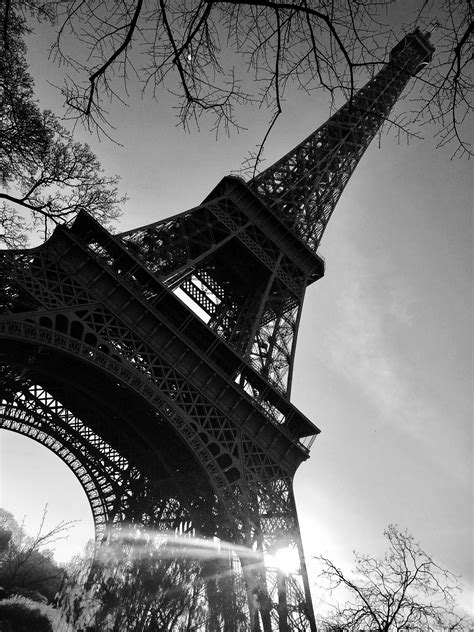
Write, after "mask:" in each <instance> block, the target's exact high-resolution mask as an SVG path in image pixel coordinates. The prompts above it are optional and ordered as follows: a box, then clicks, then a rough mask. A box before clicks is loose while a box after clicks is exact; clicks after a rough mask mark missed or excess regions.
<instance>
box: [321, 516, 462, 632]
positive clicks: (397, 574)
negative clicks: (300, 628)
mask: <svg viewBox="0 0 474 632" xmlns="http://www.w3.org/2000/svg"><path fill="white" fill-rule="evenodd" d="M384 535H385V538H386V539H387V541H388V545H389V546H388V550H387V552H386V553H385V555H384V557H383V558H376V557H372V556H370V555H361V554H358V553H356V554H355V568H354V571H353V573H351V574H348V573H346V572H345V571H343V570H342V569H340V568H339V567H338V566H336V565H335V564H334V563H333V562H332V561H331V560H329V559H327V558H326V557H324V556H320V557H317V558H316V560H317V561H318V563H319V564H320V566H321V577H322V578H323V580H324V586H325V587H326V588H328V589H329V590H330V591H331V592H334V593H335V594H336V595H337V594H342V596H343V598H346V595H347V594H349V598H348V600H347V601H345V602H341V604H338V605H336V606H334V608H333V611H332V613H331V615H330V618H329V624H328V625H327V626H326V627H328V629H329V630H334V631H335V630H339V631H341V632H342V631H347V632H350V631H354V632H355V631H359V630H374V631H377V632H391V631H395V630H409V629H416V630H432V629H434V628H436V629H438V628H439V629H442V628H444V629H449V630H462V629H466V630H467V629H469V625H468V621H467V618H466V617H464V616H462V615H460V614H457V611H456V602H455V594H456V592H457V591H458V590H459V589H458V582H457V578H456V577H455V576H454V575H453V574H452V573H451V572H449V571H447V570H445V569H443V568H441V567H440V566H438V564H436V563H435V562H434V561H433V559H432V558H431V557H430V556H429V555H428V554H427V553H425V552H424V551H423V549H422V548H421V547H420V545H419V544H418V543H416V542H415V541H414V539H413V537H412V536H410V535H409V534H408V533H406V532H402V531H400V530H399V529H398V528H397V527H396V526H394V525H389V526H388V528H387V529H386V530H385V532H384Z"/></svg>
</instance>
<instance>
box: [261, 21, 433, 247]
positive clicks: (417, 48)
mask: <svg viewBox="0 0 474 632" xmlns="http://www.w3.org/2000/svg"><path fill="white" fill-rule="evenodd" d="M427 38H428V36H424V35H422V34H421V33H419V32H415V33H413V34H411V35H409V36H407V37H406V38H405V39H404V40H402V42H400V44H399V45H398V46H397V47H395V49H394V51H393V52H392V55H391V57H390V62H389V63H388V64H387V65H386V66H384V67H383V68H382V70H381V71H380V72H379V73H378V74H377V75H375V76H374V78H373V79H372V80H371V81H369V82H368V83H367V84H366V85H365V86H364V87H363V88H362V89H361V90H359V91H358V92H357V94H355V96H354V97H353V98H352V100H350V101H348V102H347V103H346V104H345V105H344V106H343V107H342V108H341V109H340V110H339V111H338V112H336V113H335V114H334V115H333V116H332V117H331V118H330V119H329V120H328V121H327V122H326V123H324V125H322V126H321V127H320V128H319V129H317V130H316V131H315V132H313V133H312V134H311V135H310V136H308V138H306V139H305V140H304V141H303V142H302V143H300V144H299V145H297V146H296V147H295V148H294V149H292V150H291V151H290V152H289V153H287V154H286V155H285V156H283V157H282V158H280V159H279V160H278V161H277V162H276V163H275V164H273V165H272V166H270V167H268V169H265V170H264V171H262V172H261V173H260V174H258V175H257V176H256V177H255V178H254V179H253V180H252V181H251V182H250V186H251V187H252V188H253V189H254V190H255V191H256V192H257V193H258V195H260V196H261V197H262V199H263V200H265V202H266V203H267V204H268V205H269V207H270V208H271V209H272V210H273V212H274V213H275V214H276V215H277V216H278V217H280V218H281V219H282V221H283V222H285V223H286V224H287V225H288V226H289V227H290V228H291V229H292V230H293V231H294V232H295V233H296V234H297V235H298V237H299V238H300V239H301V241H302V242H303V243H305V244H306V245H307V246H309V247H310V248H311V249H313V250H314V251H316V249H317V248H318V245H319V243H320V241H321V237H322V236H323V233H324V230H325V228H326V226H327V223H328V221H329V219H330V217H331V214H332V212H333V210H334V207H335V206H336V203H337V201H338V199H339V197H340V195H341V193H342V191H343V190H344V187H345V186H346V184H347V182H348V180H349V178H350V176H351V175H352V173H353V171H354V169H355V168H356V166H357V164H358V162H359V160H360V158H361V157H362V155H363V154H364V152H365V150H366V149H367V147H368V145H369V144H370V142H371V141H372V140H373V138H374V136H375V135H376V134H377V132H378V130H379V129H380V127H381V125H382V124H383V123H384V121H386V120H387V118H388V115H389V113H390V111H391V109H392V108H393V106H394V104H395V102H396V101H397V99H398V98H399V97H400V95H401V93H402V91H403V89H404V88H405V86H406V85H407V83H408V81H409V79H410V78H411V77H412V76H413V75H415V74H416V72H418V70H419V69H420V66H421V65H423V64H426V63H427V62H428V61H429V60H430V59H431V56H432V54H433V50H434V49H433V47H432V46H431V45H430V44H429V43H428V39H427Z"/></svg>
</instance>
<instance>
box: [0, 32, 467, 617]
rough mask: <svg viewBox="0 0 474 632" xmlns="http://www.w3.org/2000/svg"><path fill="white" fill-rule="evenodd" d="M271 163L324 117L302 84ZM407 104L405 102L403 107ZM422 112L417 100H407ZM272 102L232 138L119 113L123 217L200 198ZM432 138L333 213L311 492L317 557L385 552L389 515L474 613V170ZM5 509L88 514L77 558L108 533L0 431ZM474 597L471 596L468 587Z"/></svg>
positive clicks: (147, 110) (374, 150) (381, 162)
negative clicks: (455, 583) (459, 589)
mask: <svg viewBox="0 0 474 632" xmlns="http://www.w3.org/2000/svg"><path fill="white" fill-rule="evenodd" d="M46 52H47V51H46V43H45V41H43V39H42V38H41V37H38V36H37V37H36V38H35V40H34V41H33V42H32V43H30V57H31V60H32V71H33V74H34V75H35V76H36V77H37V83H38V95H39V96H40V98H41V105H42V106H43V107H51V108H52V109H54V110H56V111H58V109H59V105H58V103H59V101H58V100H57V96H56V94H55V92H54V91H53V90H52V89H51V88H50V87H48V86H47V81H48V79H49V80H51V81H52V82H53V83H57V77H56V73H57V71H56V69H55V68H54V66H53V65H52V64H51V63H50V62H48V61H47V54H46ZM285 107H286V110H285V113H284V115H283V116H282V118H281V119H280V122H279V124H278V126H277V128H276V129H275V131H274V133H273V136H272V138H271V139H270V142H269V144H268V148H267V152H266V157H267V161H268V162H267V163H266V164H271V162H273V160H274V159H276V158H278V157H279V156H280V155H282V154H283V153H285V152H286V151H288V150H289V149H290V148H291V147H292V146H294V145H295V144H296V143H298V142H299V141H300V140H301V139H302V138H304V137H305V136H306V135H307V134H308V133H310V132H311V131H312V130H314V129H315V128H316V127H317V126H319V125H320V124H321V123H323V122H324V121H325V119H326V118H327V116H328V114H329V110H328V106H327V104H326V103H325V102H324V100H322V99H316V98H314V97H313V98H311V97H308V96H303V95H302V94H300V93H298V94H296V93H295V94H294V93H291V94H290V93H289V94H288V95H287V102H286V106H285ZM399 107H401V108H403V107H404V104H403V103H400V104H399ZM405 107H406V104H405ZM266 117H268V113H262V112H259V111H257V110H255V111H250V112H248V113H247V115H246V119H245V120H244V123H245V125H246V126H247V128H248V129H247V130H245V131H242V132H241V133H240V134H238V135H233V136H232V137H231V138H227V137H225V136H222V137H220V138H219V139H218V140H217V141H216V140H215V137H214V135H213V134H212V133H211V132H209V131H208V130H207V128H206V125H205V124H203V125H202V129H201V131H200V132H197V131H194V132H192V133H191V134H186V133H185V132H183V130H182V129H181V128H179V127H176V119H175V118H174V112H173V111H172V109H171V108H170V103H169V102H168V100H167V99H163V100H162V101H161V102H160V103H158V104H156V103H153V102H150V101H148V100H144V101H142V100H140V99H138V98H137V99H132V101H131V104H130V107H129V108H122V109H121V110H120V123H119V126H118V129H117V133H116V137H117V138H118V140H119V141H120V142H121V143H122V146H118V145H115V144H112V143H110V142H108V141H104V142H102V143H99V142H97V140H96V139H95V138H93V137H86V135H85V134H82V135H81V133H80V132H79V138H81V139H82V140H87V141H88V142H89V143H90V144H91V145H92V147H93V149H94V150H95V151H96V152H97V154H98V156H99V158H100V159H101V161H102V164H103V166H104V168H106V170H107V171H109V172H112V173H118V174H120V175H121V176H122V184H123V190H124V191H125V192H126V193H127V194H128V195H129V198H130V199H129V202H128V203H127V205H126V208H125V212H124V215H123V218H122V221H121V229H123V230H126V229H129V228H133V227H137V226H140V225H142V224H147V223H149V222H151V221H154V220H159V219H162V218H164V217H166V216H168V215H172V214H175V213H177V212H179V211H183V210H186V209H187V208H190V207H193V206H196V205H197V204H198V203H199V202H200V201H201V200H202V199H203V198H204V197H205V196H206V195H207V194H208V192H209V191H210V190H211V189H212V188H213V186H214V185H215V184H216V183H217V182H218V181H219V180H220V179H221V178H222V177H223V176H224V175H226V174H228V173H230V172H231V171H233V170H236V169H238V168H239V167H240V164H241V161H242V160H243V159H244V158H245V157H246V156H247V154H248V152H249V151H250V150H253V149H254V148H255V143H256V139H257V138H260V137H261V135H262V133H261V132H262V124H263V121H264V120H266ZM450 157H451V153H450V151H449V150H436V148H435V143H434V142H433V141H432V140H431V139H430V138H429V137H428V138H427V139H426V140H424V141H414V142H412V143H411V144H410V146H407V145H406V143H405V142H401V143H400V144H399V143H397V140H396V139H394V138H393V137H390V136H387V137H383V138H382V142H381V146H380V147H379V144H378V142H377V141H376V142H374V143H373V144H372V146H371V147H370V148H369V150H368V151H367V152H366V154H365V156H364V158H363V159H362V160H361V162H360V164H359V166H358V167H357V170H356V172H355V174H354V175H353V177H352V178H351V180H350V182H349V184H348V186H347V187H346V189H345V192H344V194H343V196H342V198H341V200H340V202H339V204H338V206H337V208H336V211H335V213H334V215H333V217H332V218H331V221H330V224H329V228H328V229H327V231H326V233H325V235H324V239H323V242H322V246H321V250H320V252H321V254H322V255H323V256H324V257H325V259H326V275H325V277H324V278H323V279H322V280H320V281H318V282H317V283H315V284H314V285H313V286H311V287H310V288H309V290H308V292H307V295H306V296H307V298H306V301H305V306H304V310H303V318H302V322H301V328H300V334H299V340H298V351H297V357H296V369H295V375H294V386H293V395H292V401H293V402H294V404H295V405H296V406H297V407H298V408H299V409H300V410H301V411H302V412H303V413H304V414H305V415H307V416H308V417H309V418H310V419H312V420H313V421H314V422H315V423H316V425H317V426H318V427H319V428H320V429H321V430H322V433H321V435H319V437H318V438H317V440H316V441H315V443H314V445H313V448H312V451H311V458H310V459H309V460H308V461H307V462H305V463H304V464H303V465H302V466H301V467H300V469H299V471H298V472H297V474H296V479H295V490H296V499H297V505H298V511H299V515H300V522H301V529H302V533H303V541H304V545H305V550H306V555H307V558H308V559H309V561H310V563H309V568H310V573H311V578H310V579H311V582H314V581H315V570H314V569H313V567H312V563H311V557H312V555H315V554H319V553H322V554H326V555H328V556H329V557H331V558H333V559H334V560H335V561H336V562H338V563H340V564H341V565H344V566H345V567H346V568H348V567H350V565H351V560H352V551H353V550H354V549H356V550H357V551H360V552H367V553H373V554H381V553H382V551H383V549H384V541H383V536H382V534H383V530H384V528H385V527H386V526H387V525H388V524H389V523H397V524H398V525H399V526H400V527H401V528H406V529H408V531H409V532H411V533H412V534H413V535H414V536H415V539H416V540H418V541H420V542H421V544H422V545H423V547H424V548H425V550H426V551H427V552H429V553H430V554H431V555H432V556H433V557H434V559H435V560H436V561H437V562H438V563H439V564H440V565H442V566H446V567H447V568H449V569H450V570H451V571H453V572H455V573H458V574H461V575H462V578H463V581H464V583H465V586H466V591H465V593H464V596H463V599H462V602H463V604H464V605H465V606H466V607H469V604H471V608H472V601H470V600H471V599H472V585H473V584H472V582H473V572H472V470H471V463H472V426H471V413H472V410H471V405H472V392H471V385H472V362H471V358H472V356H471V350H472V339H471V335H472V334H471V316H472V294H471V248H472V226H471V206H472V199H471V172H470V166H469V165H468V163H467V162H461V161H458V160H453V161H451V160H450ZM0 453H1V499H0V505H1V506H3V507H4V508H5V509H7V510H9V511H11V512H13V513H14V515H15V516H16V517H17V519H21V517H22V516H23V515H27V525H28V527H30V528H31V530H33V529H34V528H35V527H36V526H37V524H38V522H39V516H40V514H41V510H42V507H43V506H44V504H45V503H48V504H49V520H50V521H51V524H54V523H56V522H58V521H59V520H76V519H77V520H80V521H81V523H80V524H79V525H78V526H77V527H76V528H75V529H74V530H73V531H72V532H71V537H70V539H69V540H68V541H67V542H66V543H64V545H63V546H62V547H60V546H58V549H57V554H58V557H59V558H61V559H64V558H66V557H68V556H69V555H71V554H72V553H75V552H77V550H78V548H79V549H80V548H81V547H82V546H83V543H84V539H86V538H88V537H92V535H93V525H92V519H91V513H90V510H89V508H88V504H87V500H86V497H85V495H84V493H83V491H82V489H81V487H80V485H79V483H78V482H77V481H76V480H75V478H74V475H73V474H72V473H71V472H70V471H69V470H68V469H67V467H66V465H64V464H63V463H62V462H61V461H59V459H58V458H57V457H56V456H54V455H52V454H51V453H49V452H48V451H47V450H46V449H45V448H43V447H41V446H39V445H37V444H35V443H34V442H32V441H31V440H28V439H25V438H23V437H18V436H15V435H13V433H9V432H7V431H1V433H0ZM469 591H471V592H470V593H469Z"/></svg>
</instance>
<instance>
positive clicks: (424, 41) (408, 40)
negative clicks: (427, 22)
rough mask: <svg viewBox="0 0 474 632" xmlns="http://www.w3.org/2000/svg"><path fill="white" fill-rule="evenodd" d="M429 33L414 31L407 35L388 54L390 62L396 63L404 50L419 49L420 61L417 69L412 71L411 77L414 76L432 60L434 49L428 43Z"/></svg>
mask: <svg viewBox="0 0 474 632" xmlns="http://www.w3.org/2000/svg"><path fill="white" fill-rule="evenodd" d="M430 37H431V33H422V32H421V31H420V29H415V30H414V31H413V33H409V34H408V35H406V36H405V37H404V38H403V39H402V40H400V41H399V42H398V44H397V45H396V46H395V47H394V48H393V49H392V52H391V53H390V61H391V62H392V63H396V62H397V59H398V56H399V54H400V53H401V52H402V51H403V50H404V49H405V48H409V49H413V50H414V51H415V50H416V48H418V49H419V51H420V53H421V54H422V60H421V61H420V63H419V65H418V67H416V68H414V69H413V70H412V75H413V76H414V75H416V74H417V73H418V72H419V71H420V70H421V69H422V68H424V67H425V66H427V65H428V64H429V63H430V61H431V60H432V58H433V53H434V51H435V47H434V46H433V45H432V44H431V42H430Z"/></svg>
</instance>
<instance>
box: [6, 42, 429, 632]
mask: <svg viewBox="0 0 474 632" xmlns="http://www.w3.org/2000/svg"><path fill="white" fill-rule="evenodd" d="M432 51H433V49H432V47H431V46H430V45H429V43H428V40H427V38H426V37H425V36H423V35H421V34H420V33H419V32H415V33H413V34H410V35H408V36H407V37H406V38H404V40H402V42H400V44H398V45H397V46H396V47H395V49H394V50H393V51H392V54H391V57H390V62H389V63H388V64H387V65H386V66H385V67H384V68H383V69H382V70H381V71H380V72H379V73H378V74H377V75H376V76H375V77H374V78H373V79H372V80H371V81H370V82H369V83H368V84H367V85H366V86H365V87H364V88H363V89H362V90H360V91H359V92H358V93H357V94H356V95H355V96H354V98H353V99H352V100H351V101H350V102H349V103H348V104H346V105H345V106H344V107H343V108H341V110H339V112H337V113H336V114H335V115H334V116H333V117H331V119H329V121H328V122H327V123H326V124H325V125H323V126H322V127H320V128H319V129H318V130H317V131H316V132H315V133H314V134H312V135H311V136H310V137H308V138H307V139H306V140H305V141H303V142H302V143H300V144H299V145H298V146H297V147H296V148H295V149H294V150H292V151H291V152H289V153H288V154H287V155H286V156H284V157H283V158H282V159H281V160H280V161H278V162H277V163H275V165H273V166H271V167H269V168H268V169H266V170H265V171H264V172H263V173H261V174H260V175H258V176H257V177H256V178H254V179H253V180H252V181H251V182H250V183H248V184H245V183H244V182H243V181H241V180H240V179H238V178H234V177H227V178H224V179H223V180H222V181H221V182H220V183H219V184H218V185H217V186H216V187H215V189H214V190H213V191H212V192H211V193H210V195H209V196H208V197H207V198H206V199H205V200H204V201H203V202H202V204H201V205H200V206H198V207H196V208H194V209H191V210H190V211H186V212H185V213H181V214H179V215H176V216H174V217H171V218H169V219H166V220H163V221H160V222H157V223H154V224H151V225H149V226H145V227H142V228H138V229H135V230H132V231H128V232H127V233H123V234H122V235H119V236H117V237H113V236H112V235H111V234H110V233H108V232H107V231H106V230H105V229H104V228H102V227H101V226H99V225H98V224H97V223H96V222H95V221H94V220H92V218H90V217H89V216H88V215H87V214H86V213H81V214H80V215H79V216H78V218H77V219H76V221H75V223H74V224H73V226H72V227H70V228H65V227H61V228H58V229H57V230H56V231H55V233H54V235H53V237H52V238H51V239H50V240H49V241H48V242H46V243H45V244H44V245H43V246H40V247H38V248H35V249H32V250H25V251H11V252H4V253H0V259H1V266H0V341H1V347H0V386H1V393H0V396H1V399H0V427H3V428H7V429H10V430H13V431H16V432H20V433H22V434H25V435H27V436H30V437H32V438H34V439H35V440H37V441H39V442H41V443H43V444H44V445H46V446H47V447H49V448H50V449H51V450H53V451H54V452H55V453H56V454H58V455H59V456H60V458H62V459H63V460H64V461H65V462H66V463H67V464H68V465H69V467H71V469H72V470H73V471H74V472H75V473H76V475H77V476H78V478H79V480H80V481H81V484H82V486H83V488H84V490H85V492H86V494H87V496H88V498H89V501H90V503H91V507H92V511H93V515H94V521H95V524H96V529H97V533H98V535H101V534H102V533H103V532H104V530H105V527H106V525H108V524H114V523H117V522H123V521H127V520H128V521H132V522H137V523H140V524H148V525H152V526H154V527H155V528H158V529H160V528H161V529H165V528H167V529H177V528H179V529H194V530H195V531H196V532H197V533H199V534H202V535H205V536H207V537H213V536H217V537H219V538H221V539H226V540H229V541H230V542H231V543H232V544H233V545H234V546H235V547H236V548H238V557H239V560H238V563H237V564H235V566H236V570H235V572H239V573H241V575H242V577H243V579H244V582H245V586H246V592H247V597H248V604H247V605H248V624H249V627H250V629H251V630H252V632H257V631H259V632H260V631H262V630H263V632H271V631H273V630H279V632H288V631H290V630H291V631H293V632H294V631H296V630H299V631H301V630H311V632H315V621H314V614H313V611H312V605H311V594H310V589H309V583H308V576H307V572H306V567H305V562H304V555H303V549H302V545H301V539H300V532H299V526H298V519H297V513H296V507H295V501H294V495H293V488H292V479H293V475H294V473H295V471H296V469H297V467H298V466H299V464H300V463H301V461H303V460H304V459H306V458H307V457H308V450H309V446H310V444H311V442H312V440H313V439H314V437H315V436H316V434H317V433H318V432H319V430H318V429H317V428H316V427H315V426H314V424H312V423H311V422H310V421H309V420H308V419H306V417H305V416H304V415H302V414H301V413H300V412H299V411H298V410H297V409H296V408H295V407H294V406H293V405H292V404H291V403H290V401H289V392H290V387H291V378H292V371H293V364H294V353H295V344H296V335H297V331H298V325H299V318H300V315H301V309H302V305H303V298H304V294H305V290H306V287H307V286H308V285H309V284H311V283H312V282H314V281H315V280H317V279H319V278H320V277H321V276H322V275H323V273H324V263H323V261H322V260H321V258H320V257H319V255H318V254H317V253H316V249H317V247H318V245H319V242H320V239H321V237H322V234H323V232H324V230H325V228H326V225H327V222H328V220H329V218H330V216H331V213H332V211H333V210H334V206H335V204H336V202H337V200H338V199H339V196H340V195H341V193H342V191H343V189H344V186H345V184H346V183H347V181H348V179H349V177H350V175H351V174H352V172H353V170H354V168H355V166H356V165H357V163H358V161H359V159H360V157H361V156H362V154H363V153H364V151H365V149H366V147H367V146H368V144H369V143H370V141H371V140H372V139H373V137H374V136H375V134H376V133H377V131H378V130H379V128H380V125H381V124H382V122H383V121H384V120H385V119H386V117H387V116H388V114H389V112H390V110H391V108H392V106H393V105H394V103H395V101H396V100H397V98H398V97H399V95H400V94H401V92H402V90H403V88H404V87H405V85H406V83H407V81H408V80H409V78H410V76H413V75H414V74H416V72H417V71H418V70H419V68H420V66H421V65H423V64H424V63H426V62H427V61H428V60H429V59H430V58H431V55H432ZM180 299H182V300H180ZM283 545H284V546H287V547H289V548H290V549H293V550H294V551H297V553H298V554H299V557H300V569H299V570H297V571H296V572H295V573H289V574H285V573H282V572H281V571H278V570H277V569H275V568H272V567H271V564H269V563H268V562H267V561H266V560H267V558H269V556H271V554H272V553H273V552H274V551H275V550H276V549H277V548H278V547H281V546H283ZM239 547H244V548H239ZM245 547H247V548H245ZM255 551H257V553H259V555H260V557H258V556H257V557H258V561H257V562H256V553H255ZM236 559H237V558H236ZM234 561H235V560H234ZM217 566H218V565H216V564H214V566H213V565H212V564H211V565H209V568H208V569H207V571H206V572H207V574H208V576H209V577H208V585H207V599H208V608H209V612H210V616H209V621H212V626H213V629H216V630H217V629H218V628H219V626H220V625H221V624H222V625H224V626H226V625H227V624H228V621H227V620H226V616H227V615H225V614H224V613H223V612H220V611H219V606H218V605H217V604H218V600H217V599H216V590H217V584H216V579H215V577H213V575H215V573H217V571H218V569H217ZM232 566H233V564H230V566H229V564H227V566H226V569H227V570H226V572H228V571H229V568H230V567H232ZM229 585H230V584H229ZM210 625H211V624H210Z"/></svg>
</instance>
